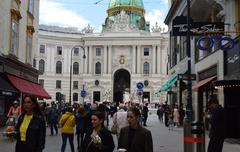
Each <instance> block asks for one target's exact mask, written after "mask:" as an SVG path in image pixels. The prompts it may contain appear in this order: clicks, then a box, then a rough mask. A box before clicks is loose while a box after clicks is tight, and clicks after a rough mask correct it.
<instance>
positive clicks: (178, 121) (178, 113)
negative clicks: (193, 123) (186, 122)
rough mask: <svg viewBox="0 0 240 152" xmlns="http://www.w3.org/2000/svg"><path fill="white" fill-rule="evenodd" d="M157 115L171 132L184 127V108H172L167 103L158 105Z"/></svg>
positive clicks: (175, 106)
mask: <svg viewBox="0 0 240 152" xmlns="http://www.w3.org/2000/svg"><path fill="white" fill-rule="evenodd" d="M157 115H158V119H159V121H160V122H161V123H164V124H165V126H166V127H168V128H169V130H173V128H174V127H176V128H177V127H180V126H183V119H184V116H185V111H184V109H183V108H182V106H180V107H179V106H178V105H171V106H170V105H168V104H167V102H165V103H164V104H159V105H158V110H157Z"/></svg>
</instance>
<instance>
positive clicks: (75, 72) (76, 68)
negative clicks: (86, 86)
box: [73, 62, 79, 74]
mask: <svg viewBox="0 0 240 152" xmlns="http://www.w3.org/2000/svg"><path fill="white" fill-rule="evenodd" d="M73 74H79V64H78V63H77V62H74V63H73Z"/></svg>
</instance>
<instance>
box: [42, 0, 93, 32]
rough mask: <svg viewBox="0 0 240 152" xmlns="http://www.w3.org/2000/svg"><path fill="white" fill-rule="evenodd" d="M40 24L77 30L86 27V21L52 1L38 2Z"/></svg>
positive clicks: (61, 4)
mask: <svg viewBox="0 0 240 152" xmlns="http://www.w3.org/2000/svg"><path fill="white" fill-rule="evenodd" d="M39 22H40V24H46V25H55V26H61V27H77V28H78V29H79V30H81V29H82V28H84V27H86V26H87V25H88V23H89V22H88V21H87V20H86V19H84V18H83V17H81V16H80V15H79V14H77V13H76V12H74V11H72V10H69V9H67V8H65V7H64V4H63V3H59V2H55V1H54V0H41V1H40V21H39Z"/></svg>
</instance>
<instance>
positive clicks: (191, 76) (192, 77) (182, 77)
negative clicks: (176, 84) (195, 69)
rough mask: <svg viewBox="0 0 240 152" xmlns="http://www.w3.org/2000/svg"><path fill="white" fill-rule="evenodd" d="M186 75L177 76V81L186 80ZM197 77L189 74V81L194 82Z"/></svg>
mask: <svg viewBox="0 0 240 152" xmlns="http://www.w3.org/2000/svg"><path fill="white" fill-rule="evenodd" d="M188 79H189V77H188V74H178V80H188ZM196 79H197V76H196V74H191V75H190V80H196Z"/></svg>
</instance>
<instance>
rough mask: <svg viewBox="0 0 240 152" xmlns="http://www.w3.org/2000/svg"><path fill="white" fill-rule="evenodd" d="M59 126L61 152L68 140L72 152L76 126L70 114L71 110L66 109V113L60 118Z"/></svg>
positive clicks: (69, 108)
mask: <svg viewBox="0 0 240 152" xmlns="http://www.w3.org/2000/svg"><path fill="white" fill-rule="evenodd" d="M59 124H60V125H61V126H62V148H61V152H64V151H65V148H66V144H67V139H69V143H70V147H71V152H74V144H73V137H74V126H75V124H76V120H75V116H74V115H73V113H72V108H71V107H68V108H66V112H65V113H64V114H63V115H62V116H61V119H60V121H59Z"/></svg>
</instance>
